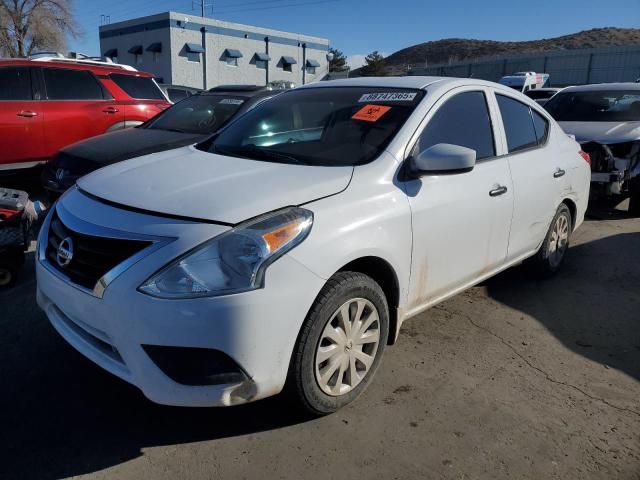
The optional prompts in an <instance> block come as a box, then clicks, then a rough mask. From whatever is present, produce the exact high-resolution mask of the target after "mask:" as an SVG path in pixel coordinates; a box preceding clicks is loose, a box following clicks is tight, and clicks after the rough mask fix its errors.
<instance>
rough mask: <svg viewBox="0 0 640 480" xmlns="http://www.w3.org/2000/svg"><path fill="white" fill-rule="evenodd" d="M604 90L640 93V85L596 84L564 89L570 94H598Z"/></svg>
mask: <svg viewBox="0 0 640 480" xmlns="http://www.w3.org/2000/svg"><path fill="white" fill-rule="evenodd" d="M603 90H609V91H610V90H638V91H639V92H640V83H635V82H619V83H594V84H592V85H579V86H575V87H567V88H565V89H563V93H565V92H566V93H569V92H598V91H603Z"/></svg>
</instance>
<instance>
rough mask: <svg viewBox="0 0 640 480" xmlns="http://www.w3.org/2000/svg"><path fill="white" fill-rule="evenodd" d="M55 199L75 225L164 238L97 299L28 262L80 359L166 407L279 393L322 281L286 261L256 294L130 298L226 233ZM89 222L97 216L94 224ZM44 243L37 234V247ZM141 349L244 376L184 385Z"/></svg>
mask: <svg viewBox="0 0 640 480" xmlns="http://www.w3.org/2000/svg"><path fill="white" fill-rule="evenodd" d="M61 203H62V204H63V206H64V208H65V209H66V210H67V211H68V213H71V214H72V215H74V216H76V217H78V218H79V219H80V220H84V221H87V219H100V220H99V221H100V223H101V226H102V227H106V228H113V226H114V225H119V226H121V227H125V228H126V229H127V231H132V232H135V233H137V234H150V233H151V232H154V234H155V235H159V236H163V237H167V238H169V237H173V238H174V240H173V241H171V242H168V243H167V244H166V245H164V246H162V247H161V248H158V249H156V250H153V251H152V252H151V253H149V255H147V256H145V257H144V258H142V259H140V260H139V261H137V262H136V263H135V264H133V265H131V266H129V267H128V268H127V269H126V270H124V271H123V272H121V273H120V274H119V275H118V276H117V277H116V278H115V279H113V280H112V281H111V282H110V283H109V285H108V286H107V288H106V289H105V290H104V292H102V294H101V296H96V295H94V294H92V292H89V291H86V289H80V288H77V287H76V286H74V285H72V284H70V283H69V281H67V280H65V279H64V278H62V277H61V276H60V275H58V274H56V272H55V270H54V269H52V267H51V266H48V264H47V261H46V259H45V260H43V259H41V258H39V260H38V262H37V264H36V274H37V282H38V290H37V298H38V304H39V305H40V307H41V308H42V309H43V310H44V311H45V313H46V314H47V316H48V318H49V320H50V321H51V323H52V325H53V326H54V327H55V329H56V330H57V331H58V332H59V333H60V335H61V336H62V337H63V338H65V340H67V342H69V343H70V344H71V345H72V346H73V347H74V348H76V349H77V350H78V351H79V352H80V353H82V354H84V355H85V356H86V357H88V358H89V359H90V360H92V361H94V362H95V363H97V364H98V365H100V366H101V367H103V368H104V369H106V370H108V371H109V372H111V373H113V374H114V375H116V376H118V377H120V378H122V379H123V380H126V381H127V382H129V383H131V384H133V385H135V386H137V387H138V388H139V389H140V390H142V392H143V393H144V395H145V396H147V397H148V398H149V399H150V400H152V401H154V402H157V403H161V404H167V405H183V406H228V405H234V404H239V403H244V402H248V401H253V400H257V399H260V398H263V397H267V396H270V395H274V394H276V393H278V392H279V391H280V390H281V389H282V387H283V386H284V383H285V380H286V376H287V372H288V368H289V361H290V358H291V353H292V351H293V347H294V345H295V341H296V339H297V336H298V332H299V330H300V327H301V325H302V322H303V321H304V319H305V317H306V314H307V312H308V310H309V308H310V307H311V304H312V303H313V301H314V299H315V297H316V295H317V293H318V292H319V291H320V289H321V288H322V285H323V284H324V280H322V279H321V278H320V277H318V276H316V275H315V274H313V273H312V272H310V271H309V270H308V269H307V268H305V267H304V266H302V265H301V264H300V263H298V262H297V261H296V260H294V259H293V258H291V257H289V256H287V255H285V256H283V257H282V258H280V259H279V260H277V261H276V262H275V263H274V264H272V265H271V266H270V267H269V268H268V270H267V272H266V278H265V287H264V288H262V289H258V290H254V291H250V292H245V293H239V294H234V295H227V296H221V297H211V298H198V299H189V300H163V299H158V298H153V297H150V296H147V295H144V294H142V293H140V292H138V291H137V290H136V289H137V287H138V286H139V285H140V284H141V283H142V282H143V281H144V280H145V279H146V278H148V277H149V276H150V275H151V274H152V273H154V272H155V271H157V270H158V269H159V268H160V267H162V266H163V265H165V264H166V263H168V262H169V261H170V260H172V259H173V258H175V257H176V256H178V255H180V254H181V253H183V252H185V251H187V250H190V249H191V248H193V247H194V246H195V245H197V244H199V243H201V242H202V241H204V240H206V239H208V238H211V237H212V236H215V235H217V234H219V233H221V232H222V231H224V230H225V229H226V228H227V227H221V226H217V225H203V224H195V223H191V222H184V221H179V220H175V221H174V220H167V219H159V218H157V217H151V216H148V215H143V214H137V213H132V212H125V211H123V210H120V209H116V208H113V207H110V206H106V205H103V204H101V203H99V202H97V201H95V200H91V199H89V198H87V197H84V196H82V195H81V194H80V193H79V192H77V191H71V192H69V193H68V194H66V195H65V196H64V197H63V198H62V200H61ZM94 221H96V220H94ZM46 241H47V232H46V228H43V229H42V232H41V236H40V239H39V242H46ZM143 345H146V346H148V345H151V346H172V347H189V348H201V349H211V350H217V351H220V352H223V353H224V354H225V355H227V356H228V357H230V358H231V359H232V360H233V361H234V362H235V363H236V364H237V365H238V366H239V367H240V368H241V369H242V371H243V373H244V374H245V376H244V379H243V380H242V381H239V382H234V383H223V384H217V385H185V384H181V383H178V382H176V381H174V380H172V379H171V378H170V377H169V376H168V375H167V374H165V372H164V371H163V370H162V369H161V368H159V367H158V365H156V364H155V363H154V362H153V360H152V359H151V358H150V356H149V355H148V354H147V352H146V351H145V349H144V347H143Z"/></svg>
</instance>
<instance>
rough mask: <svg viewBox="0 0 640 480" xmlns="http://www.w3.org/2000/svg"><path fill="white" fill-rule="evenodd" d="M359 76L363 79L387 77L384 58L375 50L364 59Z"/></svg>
mask: <svg viewBox="0 0 640 480" xmlns="http://www.w3.org/2000/svg"><path fill="white" fill-rule="evenodd" d="M361 75H362V76H364V77H385V76H387V75H388V72H387V66H386V62H385V60H384V57H383V56H382V55H380V54H379V53H378V51H377V50H376V51H374V52H371V53H370V54H369V55H367V56H366V57H365V58H364V67H362V69H361Z"/></svg>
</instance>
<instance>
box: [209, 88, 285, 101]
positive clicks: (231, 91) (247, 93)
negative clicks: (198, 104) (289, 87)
mask: <svg viewBox="0 0 640 480" xmlns="http://www.w3.org/2000/svg"><path fill="white" fill-rule="evenodd" d="M281 91H283V90H268V89H266V88H265V87H260V88H258V89H241V88H220V87H216V88H212V89H210V90H206V91H204V92H201V93H200V95H234V96H238V97H249V98H251V97H264V96H274V95H277V94H278V93H280V92H281Z"/></svg>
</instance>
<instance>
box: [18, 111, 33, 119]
mask: <svg viewBox="0 0 640 480" xmlns="http://www.w3.org/2000/svg"><path fill="white" fill-rule="evenodd" d="M16 115H18V116H19V117H25V118H33V117H35V116H37V115H38V114H37V113H36V112H32V111H31V110H21V111H19V112H18V113H16Z"/></svg>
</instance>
